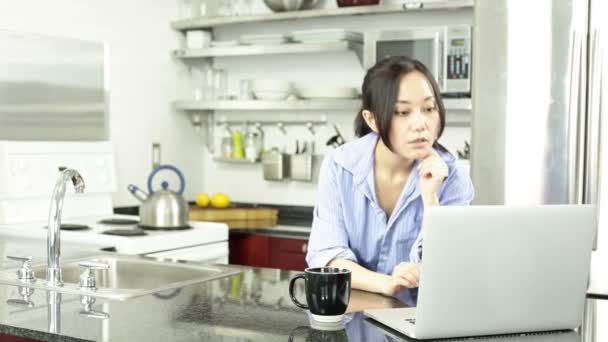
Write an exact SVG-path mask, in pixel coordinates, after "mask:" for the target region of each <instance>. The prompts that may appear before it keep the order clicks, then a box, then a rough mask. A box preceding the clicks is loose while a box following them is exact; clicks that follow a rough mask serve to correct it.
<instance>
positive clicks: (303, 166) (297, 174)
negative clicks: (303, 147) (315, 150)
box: [289, 154, 312, 182]
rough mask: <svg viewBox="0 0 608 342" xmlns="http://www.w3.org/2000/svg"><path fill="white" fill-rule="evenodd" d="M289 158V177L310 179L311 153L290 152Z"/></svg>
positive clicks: (299, 179)
mask: <svg viewBox="0 0 608 342" xmlns="http://www.w3.org/2000/svg"><path fill="white" fill-rule="evenodd" d="M289 159H290V160H289V162H290V163H289V174H290V176H289V178H290V179H293V180H298V181H305V182H310V181H312V154H292V155H290V156H289Z"/></svg>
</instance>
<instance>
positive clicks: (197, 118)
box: [189, 111, 215, 154]
mask: <svg viewBox="0 0 608 342" xmlns="http://www.w3.org/2000/svg"><path fill="white" fill-rule="evenodd" d="M189 114H190V122H191V123H192V127H194V130H195V131H196V132H197V133H198V134H199V135H200V132H201V130H202V128H203V121H204V120H205V117H206V121H207V124H206V125H205V126H206V130H207V131H206V132H205V133H206V134H205V145H206V146H207V150H208V151H209V153H212V154H213V153H214V152H215V148H214V144H213V140H214V133H215V119H214V115H213V112H212V111H194V112H190V113H189Z"/></svg>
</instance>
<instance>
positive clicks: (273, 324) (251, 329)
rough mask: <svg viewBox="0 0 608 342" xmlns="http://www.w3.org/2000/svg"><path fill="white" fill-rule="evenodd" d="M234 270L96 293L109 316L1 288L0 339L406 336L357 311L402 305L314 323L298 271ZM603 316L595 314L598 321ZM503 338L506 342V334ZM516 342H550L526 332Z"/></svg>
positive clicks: (375, 298) (385, 302) (366, 297)
mask: <svg viewBox="0 0 608 342" xmlns="http://www.w3.org/2000/svg"><path fill="white" fill-rule="evenodd" d="M34 245H35V244H34ZM0 246H2V243H0ZM32 247H34V250H38V248H39V247H36V246H32ZM0 248H1V247H0ZM68 250H69V249H66V253H68V254H72V253H75V254H77V255H73V254H72V255H71V256H73V257H76V256H84V255H86V251H76V250H73V251H72V252H67V251H68ZM42 251H43V252H46V250H45V249H42ZM80 253H81V254H80ZM94 254H97V252H95V253H94ZM63 256H64V257H67V255H66V254H65V253H64V254H63ZM10 266H11V267H12V266H14V265H10ZM231 267H236V268H238V269H240V270H241V271H242V273H240V274H238V275H235V276H230V277H226V278H221V279H217V280H212V281H207V282H203V283H198V284H194V285H189V286H185V287H182V288H178V289H176V290H168V291H163V292H160V293H156V294H151V295H146V296H141V297H136V298H132V299H128V300H125V301H114V300H106V299H100V298H97V299H96V302H95V303H94V304H93V306H92V309H93V310H95V311H98V312H105V313H107V314H108V315H109V318H105V319H104V318H98V317H91V315H88V316H87V315H83V314H81V310H82V309H83V304H81V302H80V300H81V298H80V296H79V295H71V294H65V293H63V294H61V296H60V297H61V300H60V304H53V305H52V304H48V303H49V299H51V298H56V297H53V294H54V293H56V292H51V293H49V292H47V291H45V290H39V289H36V290H34V292H33V293H32V294H31V296H30V300H31V302H33V304H31V305H30V306H31V307H23V306H13V305H7V304H6V303H7V301H8V300H10V299H20V298H21V296H20V293H19V288H18V287H15V286H10V285H0V303H1V304H0V308H1V309H0V337H2V336H3V335H2V334H7V335H16V336H21V337H26V338H32V339H38V340H51V341H53V340H56V341H83V340H84V341H289V340H293V341H386V340H388V341H407V339H406V338H405V337H404V336H402V335H399V334H398V333H396V332H394V331H391V330H390V329H388V328H386V327H383V328H381V327H379V326H377V324H376V323H374V322H373V321H371V320H369V319H366V318H365V317H364V316H363V314H362V313H361V311H362V310H364V309H368V308H386V307H404V306H408V303H407V302H402V301H399V300H397V299H395V298H389V297H384V296H380V295H376V294H372V293H368V292H363V291H357V290H353V292H352V295H351V301H350V303H349V308H348V311H347V314H346V315H345V317H344V320H343V322H342V323H340V324H338V325H337V326H319V325H318V324H314V323H313V322H312V321H311V319H310V318H309V315H308V314H307V312H306V311H304V310H301V309H299V308H297V307H296V306H295V305H294V304H293V303H292V302H291V300H290V297H289V289H288V288H289V279H290V278H291V277H292V276H294V275H295V274H296V273H297V272H292V271H285V270H277V269H263V268H251V267H243V266H231ZM296 296H297V297H298V298H301V300H303V298H304V288H303V282H299V283H297V286H296ZM589 302H590V303H591V302H592V303H593V304H594V305H596V306H597V311H598V313H600V312H608V301H600V300H593V299H589ZM53 310H55V311H54V312H57V313H60V320H59V321H57V322H56V325H55V326H54V327H53V329H56V331H57V334H53V333H50V332H49V331H50V329H51V326H50V316H51V312H53ZM601 317H602V316H601V314H599V315H598V317H597V322H601V321H602V319H600V318H601ZM599 326H600V324H598V329H599ZM599 336H602V335H598V337H599ZM578 340H580V338H579V337H578V336H577V337H576V339H575V341H578ZM599 340H601V339H598V341H599ZM488 341H489V340H488ZM500 341H502V342H508V341H509V338H501V339H500ZM515 341H520V342H523V341H526V342H534V341H537V342H539V341H549V340H547V339H546V338H545V339H536V338H535V337H531V339H528V338H526V339H525V340H522V339H520V338H515V339H513V342H515ZM568 341H571V340H568Z"/></svg>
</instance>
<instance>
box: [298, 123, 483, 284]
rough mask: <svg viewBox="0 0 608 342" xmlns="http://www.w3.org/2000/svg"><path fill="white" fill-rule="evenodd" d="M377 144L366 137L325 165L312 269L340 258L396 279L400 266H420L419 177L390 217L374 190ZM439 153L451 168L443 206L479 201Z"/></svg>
mask: <svg viewBox="0 0 608 342" xmlns="http://www.w3.org/2000/svg"><path fill="white" fill-rule="evenodd" d="M377 140H378V135H377V134H375V133H370V134H367V135H365V136H364V137H361V138H359V139H356V140H354V141H352V142H350V143H348V144H345V145H342V146H340V147H339V148H337V149H335V150H334V151H332V152H331V153H329V154H328V155H327V157H326V158H325V160H324V161H323V165H322V166H321V171H320V176H319V186H318V199H317V203H316V205H315V209H314V218H313V224H312V231H311V234H310V240H309V244H308V253H307V255H306V261H307V263H308V265H309V267H321V266H325V265H327V264H328V263H329V262H330V261H331V260H333V259H336V258H340V259H348V260H352V261H355V262H356V263H358V264H359V265H361V266H363V267H365V268H367V269H369V270H372V271H375V272H380V273H384V274H391V273H392V272H393V268H394V267H395V266H396V265H398V264H399V263H400V262H403V261H411V262H420V258H421V254H420V252H421V251H422V234H420V232H421V227H422V214H423V205H422V198H421V196H420V192H419V190H418V186H417V184H418V173H417V172H415V171H414V172H411V173H410V176H409V178H408V180H407V182H406V184H405V186H404V189H403V190H402V192H401V195H400V197H399V199H398V201H397V203H396V205H395V208H394V209H393V212H392V214H391V216H390V217H387V216H386V213H385V212H384V210H383V209H382V207H381V206H380V205H379V204H378V203H379V202H378V200H377V198H376V191H375V185H374V184H375V182H374V151H375V146H376V142H377ZM437 152H438V153H439V155H440V156H441V158H442V159H443V160H444V162H445V163H446V165H447V167H448V177H447V178H446V180H445V181H444V182H443V184H442V185H441V187H440V189H439V194H438V197H439V204H440V205H468V204H469V203H470V202H471V200H472V199H473V195H474V190H473V184H472V183H471V179H470V177H469V175H468V174H467V172H466V171H464V170H463V169H462V168H460V167H457V165H456V161H455V158H454V156H452V155H451V154H450V153H449V152H445V151H440V150H437ZM418 162H419V161H415V164H414V167H416V165H417V164H418ZM413 170H415V169H413Z"/></svg>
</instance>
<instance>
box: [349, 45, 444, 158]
mask: <svg viewBox="0 0 608 342" xmlns="http://www.w3.org/2000/svg"><path fill="white" fill-rule="evenodd" d="M415 71H418V72H421V73H422V74H423V75H424V76H425V77H426V78H427V80H428V81H429V83H430V84H431V87H432V88H433V95H434V96H435V103H436V104H437V109H438V111H439V134H438V135H437V139H439V137H440V136H441V134H442V133H443V129H444V127H445V107H444V105H443V100H442V99H441V92H440V91H439V86H438V85H437V82H436V81H435V78H434V77H433V75H432V74H431V72H430V71H429V70H428V69H427V67H426V66H425V65H424V64H422V63H421V62H419V61H417V60H415V59H412V58H408V57H405V56H393V57H387V58H385V59H383V60H381V61H379V62H377V63H376V65H374V66H373V67H372V68H370V69H369V70H368V71H367V74H365V78H364V79H363V85H362V86H361V93H362V95H363V103H362V106H361V110H360V111H359V113H358V114H357V118H356V119H355V135H356V136H357V137H362V136H364V135H366V134H368V133H369V132H371V131H372V129H371V128H370V127H369V126H368V125H367V123H366V122H365V119H364V118H363V110H368V111H370V112H372V113H373V114H374V117H375V119H376V125H377V127H378V134H379V135H380V138H381V139H382V142H383V143H384V144H385V145H386V146H387V147H388V148H389V149H390V150H392V144H391V141H390V139H389V132H390V130H391V125H392V121H393V113H394V112H395V103H396V102H397V97H398V96H399V86H400V84H401V79H402V78H403V77H404V76H405V75H407V74H409V73H412V72H415ZM433 145H434V146H435V147H439V148H441V149H445V148H443V146H441V145H439V144H438V143H437V142H434V144H433Z"/></svg>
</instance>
